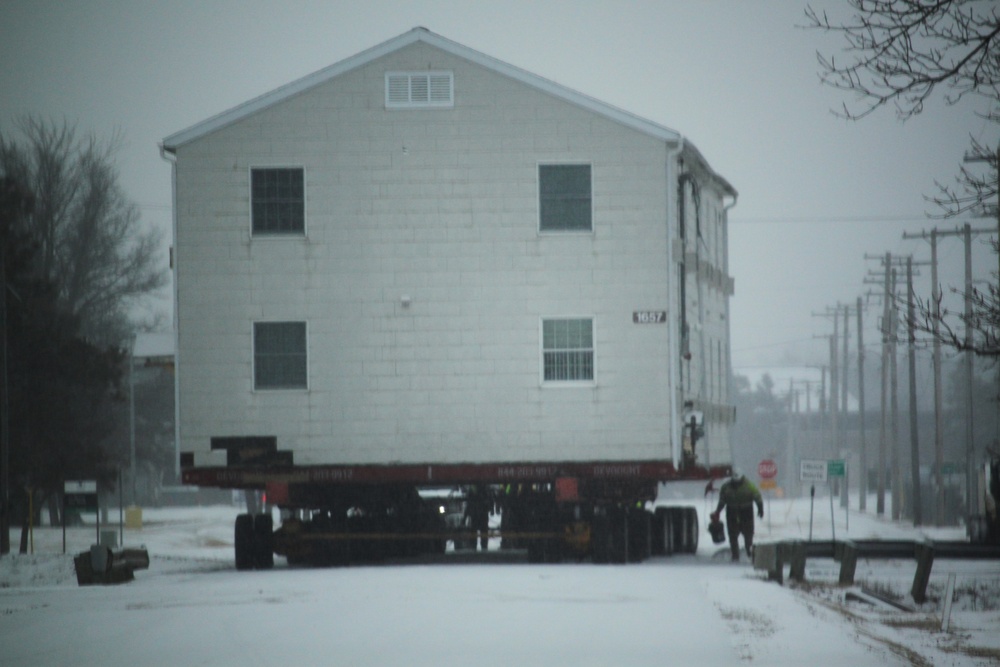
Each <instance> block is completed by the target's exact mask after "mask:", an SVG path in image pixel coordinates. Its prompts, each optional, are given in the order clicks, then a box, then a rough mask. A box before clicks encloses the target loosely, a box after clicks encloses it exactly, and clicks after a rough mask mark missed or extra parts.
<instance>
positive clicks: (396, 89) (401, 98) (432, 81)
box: [385, 72, 455, 109]
mask: <svg viewBox="0 0 1000 667" xmlns="http://www.w3.org/2000/svg"><path fill="white" fill-rule="evenodd" d="M454 84H455V78H454V75H453V74H452V73H451V72H386V75H385V106H386V108H387V109H393V108H396V109H400V108H410V107H451V106H454V105H455V95H454V88H455V86H454Z"/></svg>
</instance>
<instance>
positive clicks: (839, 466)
mask: <svg viewBox="0 0 1000 667" xmlns="http://www.w3.org/2000/svg"><path fill="white" fill-rule="evenodd" d="M826 476H827V477H847V462H846V461H844V459H831V460H829V461H827V462H826Z"/></svg>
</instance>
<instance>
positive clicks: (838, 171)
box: [0, 0, 997, 372]
mask: <svg viewBox="0 0 1000 667" xmlns="http://www.w3.org/2000/svg"><path fill="white" fill-rule="evenodd" d="M813 4H814V6H817V7H829V8H830V9H831V10H832V12H834V13H836V12H837V11H843V5H844V3H843V2H837V1H836V0H818V1H817V2H814V3H813ZM804 8H805V2H804V1H803V2H799V1H795V0H780V1H778V0H775V1H771V2H751V1H746V0H726V1H722V0H699V1H698V2H690V1H682V0H677V1H666V0H662V1H658V2H653V1H642V0H636V1H630V2H625V1H621V2H613V1H610V0H608V1H603V2H597V1H587V0H570V1H562V0H544V1H540V0H523V1H521V0H504V1H499V0H494V1H491V2H479V1H476V0H464V1H463V2H444V1H440V2H433V1H425V2H420V1H416V0H412V1H402V0H400V1H389V0H363V1H353V0H335V1H331V0H318V1H311V0H286V1H285V2H280V3H278V2H261V1H252V0H198V1H195V0H190V1H189V0H170V1H163V2H149V1H142V0H87V1H82V0H56V1H49V0H0V130H2V131H3V132H4V133H5V134H7V133H11V132H12V131H13V129H14V128H13V122H14V120H15V119H16V118H17V117H19V116H23V115H25V114H38V115H42V116H45V117H50V118H54V119H56V120H59V119H62V118H66V119H67V120H69V121H70V122H76V123H77V124H78V129H79V130H80V131H82V132H88V131H94V132H96V133H97V134H98V135H99V136H102V137H106V136H108V135H110V134H111V133H112V132H113V131H114V130H115V129H120V130H122V131H123V132H124V134H125V138H126V141H127V145H126V147H125V149H124V150H123V151H122V152H121V153H120V155H119V161H118V166H119V169H120V171H121V179H122V184H123V186H124V188H125V190H126V192H127V193H128V194H129V195H130V196H131V197H132V199H133V200H134V201H136V202H138V203H139V204H140V205H141V207H142V213H143V218H144V220H145V221H146V222H147V223H148V224H150V225H154V226H157V227H159V228H161V229H163V231H164V235H165V239H167V238H168V234H169V223H170V210H169V204H170V167H169V165H168V164H167V163H166V162H164V161H162V160H161V159H160V157H159V153H158V149H157V143H158V142H159V141H160V140H162V139H163V138H164V137H165V136H167V135H169V134H172V133H174V132H176V131H178V130H181V129H184V128H186V127H188V126H190V125H193V124H195V123H197V122H199V121H201V120H204V119H206V118H208V117H209V116H212V115H214V114H216V113H218V112H220V111H223V110H225V109H228V108H230V107H233V106H235V105H237V104H239V103H241V102H244V101H246V100H248V99H250V98H252V97H256V96H257V95H260V94H262V93H265V92H267V91H270V90H272V89H274V88H276V87H278V86H280V85H283V84H285V83H288V82H290V81H292V80H294V79H297V78H299V77H302V76H305V75H306V74H309V73H311V72H313V71H315V70H318V69H321V68H323V67H325V66H327V65H330V64H332V63H334V62H337V61H339V60H342V59H344V58H347V57H349V56H352V55H354V54H355V53H357V52H359V51H362V50H364V49H366V48H368V47H371V46H374V45H376V44H378V43H380V42H383V41H385V40H387V39H390V38H392V37H395V36H396V35H399V34H401V33H403V32H406V31H407V30H409V29H411V28H413V27H415V26H424V27H426V28H428V29H429V30H432V31H434V32H436V33H438V34H440V35H442V36H444V37H446V38H448V39H451V40H454V41H456V42H459V43H461V44H464V45H466V46H468V47H471V48H473V49H476V50H478V51H481V52H483V53H485V54H487V55H490V56H493V57H496V58H499V59H500V60H503V61H506V62H508V63H511V64H513V65H516V66H518V67H521V68H523V69H526V70H528V71H531V72H533V73H535V74H538V75H541V76H544V77H546V78H548V79H551V80H554V81H556V82H558V83H560V84H563V85H565V86H568V87H570V88H573V89H576V90H578V91H580V92H583V93H585V94H587V95H590V96H592V97H595V98H597V99H600V100H602V101H605V102H608V103H610V104H614V105H616V106H618V107H621V108H623V109H626V110H628V111H630V112H632V113H635V114H638V115H640V116H643V117H645V118H648V119H650V120H653V121H655V122H658V123H660V124H662V125H666V126H667V127H670V128H672V129H675V130H677V131H679V132H680V133H682V134H683V135H685V137H687V138H688V139H689V140H690V141H693V142H694V143H695V145H697V146H698V148H699V149H700V150H701V152H702V153H703V154H704V155H705V157H706V158H707V159H708V161H709V162H710V164H711V165H712V166H713V168H714V169H715V170H716V171H718V172H719V173H720V174H722V175H723V176H724V177H726V178H727V179H728V180H729V181H730V182H731V183H732V184H733V185H734V186H735V187H736V188H737V190H739V192H740V197H739V201H738V203H737V206H736V207H735V208H734V209H733V210H732V211H731V213H730V220H731V225H730V269H731V273H732V274H733V275H734V276H735V278H736V295H735V297H734V299H733V302H732V303H733V311H732V320H733V321H732V327H733V328H732V331H733V350H734V365H735V366H736V367H737V368H736V370H737V372H740V369H741V368H746V367H749V366H753V365H756V364H777V363H791V362H812V363H822V362H823V361H824V360H825V359H826V358H827V354H828V352H827V350H828V348H827V343H826V342H825V341H823V340H819V339H815V338H814V336H816V335H818V334H827V333H829V332H830V330H831V326H832V325H831V324H830V323H828V322H826V321H825V320H821V319H819V318H817V317H813V316H812V313H813V312H817V311H821V310H823V309H824V308H825V307H826V306H829V305H833V304H835V303H837V302H838V301H840V302H851V303H853V302H854V300H855V299H856V298H857V296H858V295H860V294H862V293H863V292H864V291H865V290H866V289H868V286H866V285H863V284H862V281H863V278H864V275H865V272H866V271H867V270H868V269H877V268H878V266H877V264H876V262H872V261H865V259H864V255H865V253H869V254H882V253H885V252H886V251H891V252H894V253H906V252H912V253H915V254H916V256H917V259H926V258H928V257H929V247H928V245H927V244H926V243H923V242H920V241H903V240H902V232H903V231H904V230H907V231H913V232H917V231H920V230H921V229H926V230H929V229H930V228H931V227H933V226H934V225H935V224H936V225H937V226H939V227H941V228H945V227H947V228H949V229H950V228H953V227H954V226H955V223H954V222H936V223H935V222H934V221H929V220H927V219H926V218H925V217H924V212H925V211H928V210H932V209H931V207H930V206H929V205H928V204H926V203H925V201H924V199H923V196H924V195H926V194H932V193H933V192H934V191H935V185H934V183H935V181H940V182H942V183H952V182H953V180H954V176H955V174H956V173H957V171H958V167H959V165H960V163H961V160H962V155H963V153H964V152H965V150H966V149H967V147H968V145H969V137H970V135H971V136H974V137H976V138H977V139H979V140H981V141H984V142H985V143H987V144H988V145H993V144H994V143H996V141H997V133H996V128H995V127H991V126H990V125H989V124H987V123H985V122H984V121H983V120H982V119H980V118H978V117H977V116H976V115H975V111H977V110H978V111H983V110H984V108H985V107H984V104H983V102H982V101H976V100H970V101H968V102H966V103H963V104H961V105H959V106H957V107H945V105H944V103H943V102H942V101H941V99H940V98H938V99H936V100H935V101H934V102H933V103H931V104H929V105H928V106H927V109H926V111H925V113H924V114H922V115H921V116H919V117H917V118H914V119H912V120H910V121H908V122H906V123H905V124H904V123H900V122H899V121H897V120H896V118H895V117H894V115H893V113H892V111H891V110H885V111H883V112H880V113H877V114H875V115H874V116H872V117H869V118H867V119H865V120H863V121H861V122H858V123H850V122H847V121H844V120H841V119H838V118H836V117H834V116H833V115H832V114H831V113H830V109H832V108H836V107H839V105H840V103H841V101H842V100H843V99H844V98H843V96H842V93H840V92H838V91H835V90H833V89H830V88H826V87H823V86H821V85H820V83H819V80H818V76H817V64H816V58H815V52H816V51H817V50H822V51H824V52H826V53H831V52H832V53H837V52H839V50H840V49H841V48H842V46H843V45H842V43H841V42H840V41H839V39H838V38H836V37H834V36H825V35H822V34H820V33H817V32H814V31H807V30H803V29H800V28H797V27H796V26H797V25H801V24H803V23H804V22H805V19H804V15H803V10H804ZM773 220H778V221H779V222H769V221H773ZM975 224H976V225H977V226H981V227H985V226H993V224H994V223H993V222H991V221H989V220H983V221H977V222H976V223H975ZM985 240H986V237H985V236H984V237H981V238H980V239H979V240H978V241H976V242H974V245H975V246H976V250H975V261H974V270H975V273H976V274H977V276H978V277H980V278H986V277H988V276H989V271H990V270H991V269H994V270H995V257H992V256H991V255H990V254H989V252H988V251H987V248H986V246H985V245H984V244H985ZM166 245H167V242H166V241H165V249H164V261H166ZM940 257H941V262H942V264H941V271H942V273H941V276H942V282H944V283H945V285H949V284H950V285H960V284H961V281H962V271H963V267H962V257H963V252H962V246H961V243H960V241H958V240H946V241H942V242H941V246H940ZM927 276H928V273H927V271H926V270H925V275H924V276H923V277H921V278H919V279H918V292H919V293H924V294H926V293H928V292H929V290H930V288H929V284H930V280H929V277H927ZM160 307H162V308H169V303H168V302H166V301H164V302H163V303H162V304H160ZM876 310H878V308H874V309H873V310H872V311H871V315H870V316H869V320H870V321H872V322H874V319H875V316H876V315H877V313H876V312H875V311H876ZM852 330H853V327H852ZM874 340H875V337H874V333H872V334H868V335H867V339H866V342H869V343H870V342H872V341H874ZM852 345H853V342H852Z"/></svg>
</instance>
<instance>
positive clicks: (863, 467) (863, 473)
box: [858, 296, 868, 512]
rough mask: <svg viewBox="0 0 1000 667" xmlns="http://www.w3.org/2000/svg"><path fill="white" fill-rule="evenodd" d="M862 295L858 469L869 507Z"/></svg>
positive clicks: (861, 495) (861, 500) (861, 502)
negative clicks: (859, 449) (859, 450)
mask: <svg viewBox="0 0 1000 667" xmlns="http://www.w3.org/2000/svg"><path fill="white" fill-rule="evenodd" d="M861 331H862V322H861V297H860V296H859V297H858V430H859V433H860V435H859V439H860V447H861V452H860V459H861V461H860V464H859V465H858V468H860V470H859V471H858V472H859V473H860V475H859V479H858V507H859V508H860V510H861V511H862V512H864V511H865V510H866V509H868V444H867V443H866V442H865V344H864V338H862V335H861Z"/></svg>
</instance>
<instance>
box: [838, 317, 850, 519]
mask: <svg viewBox="0 0 1000 667" xmlns="http://www.w3.org/2000/svg"><path fill="white" fill-rule="evenodd" d="M850 316H851V309H850V307H849V306H847V305H846V304H845V305H844V354H843V356H842V357H841V359H843V360H844V367H843V368H842V369H841V371H840V377H841V383H840V386H841V391H840V410H841V415H842V416H843V422H842V426H843V431H844V434H845V436H846V434H847V422H848V416H849V415H850V414H851V411H850V410H849V409H848V407H847V370H848V368H849V367H850V361H849V357H848V356H847V348H848V340H849V339H850V335H849V334H848V331H849V330H848V328H847V322H848V320H849V319H850ZM844 439H845V440H846V439H847V438H846V437H845V438H844ZM841 453H842V454H843V456H844V458H845V459H846V458H847V454H848V450H847V446H846V445H845V446H843V447H841ZM846 472H847V476H845V477H844V480H843V488H842V489H841V491H840V506H841V507H847V487H848V486H849V482H850V479H851V478H850V470H847V471H846Z"/></svg>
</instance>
